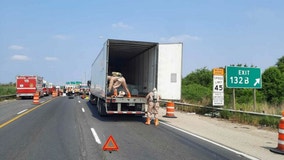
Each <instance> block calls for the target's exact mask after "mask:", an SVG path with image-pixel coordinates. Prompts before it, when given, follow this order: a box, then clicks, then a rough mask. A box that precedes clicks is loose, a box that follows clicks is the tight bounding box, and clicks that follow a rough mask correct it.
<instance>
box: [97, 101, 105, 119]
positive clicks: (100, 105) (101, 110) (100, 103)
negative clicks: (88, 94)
mask: <svg viewBox="0 0 284 160" xmlns="http://www.w3.org/2000/svg"><path fill="white" fill-rule="evenodd" d="M97 108H98V113H99V115H100V116H101V117H103V116H106V115H107V114H106V108H105V106H104V102H103V100H101V99H100V98H97Z"/></svg>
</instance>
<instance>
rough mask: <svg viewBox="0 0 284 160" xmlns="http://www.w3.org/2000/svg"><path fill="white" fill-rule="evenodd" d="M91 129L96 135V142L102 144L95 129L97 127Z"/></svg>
mask: <svg viewBox="0 0 284 160" xmlns="http://www.w3.org/2000/svg"><path fill="white" fill-rule="evenodd" d="M91 131H92V133H93V136H94V138H95V140H96V142H97V143H98V144H101V140H100V138H99V136H98V135H97V132H96V131H95V129H94V128H91Z"/></svg>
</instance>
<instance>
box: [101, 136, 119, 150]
mask: <svg viewBox="0 0 284 160" xmlns="http://www.w3.org/2000/svg"><path fill="white" fill-rule="evenodd" d="M118 149H119V148H118V145H117V144H116V142H115V140H114V138H113V137H112V135H110V136H109V137H108V139H107V141H106V143H105V144H104V146H103V150H104V151H118Z"/></svg>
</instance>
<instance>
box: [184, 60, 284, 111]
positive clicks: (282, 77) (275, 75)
mask: <svg viewBox="0 0 284 160" xmlns="http://www.w3.org/2000/svg"><path fill="white" fill-rule="evenodd" d="M231 66H238V67H248V66H247V65H242V64H237V65H231ZM250 67H255V66H250ZM224 68H225V67H224ZM225 72H226V71H225ZM224 79H226V77H225V75H224ZM224 84H225V83H224ZM212 87H213V75H212V70H209V69H207V68H206V67H204V68H201V69H196V70H195V71H194V72H192V73H190V74H188V75H187V76H186V77H184V78H183V79H182V100H183V101H187V102H189V103H197V104H202V105H212V92H213V91H212V90H213V88H212ZM232 90H233V89H230V88H225V90H224V102H225V106H226V105H227V106H228V105H230V104H231V103H232V92H233V91H232ZM235 98H236V103H237V104H248V103H253V89H247V88H238V89H235ZM256 101H257V103H267V104H269V105H270V106H273V107H280V106H281V105H282V104H284V103H283V102H284V56H283V57H281V58H279V59H278V61H277V62H276V64H275V65H274V66H271V67H269V68H267V69H265V70H264V72H263V73H262V88H261V89H257V90H256Z"/></svg>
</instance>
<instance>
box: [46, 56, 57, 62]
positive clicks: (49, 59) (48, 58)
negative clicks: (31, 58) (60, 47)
mask: <svg viewBox="0 0 284 160" xmlns="http://www.w3.org/2000/svg"><path fill="white" fill-rule="evenodd" d="M44 59H45V60H46V61H57V60H58V58H57V57H45V58H44Z"/></svg>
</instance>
